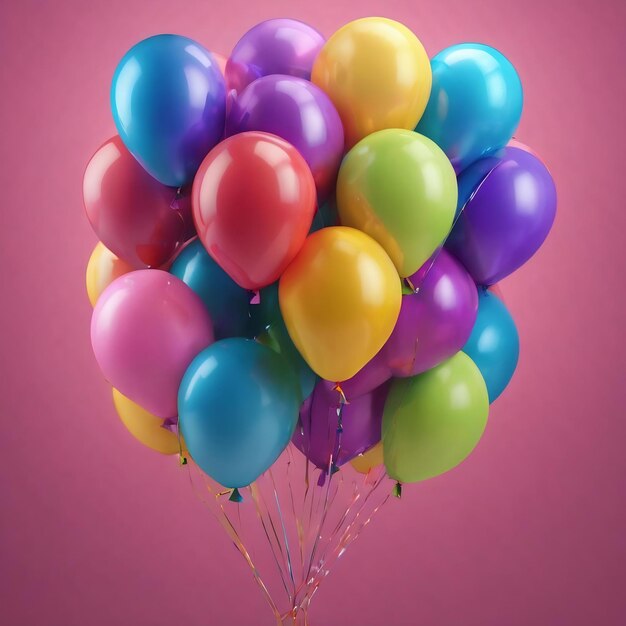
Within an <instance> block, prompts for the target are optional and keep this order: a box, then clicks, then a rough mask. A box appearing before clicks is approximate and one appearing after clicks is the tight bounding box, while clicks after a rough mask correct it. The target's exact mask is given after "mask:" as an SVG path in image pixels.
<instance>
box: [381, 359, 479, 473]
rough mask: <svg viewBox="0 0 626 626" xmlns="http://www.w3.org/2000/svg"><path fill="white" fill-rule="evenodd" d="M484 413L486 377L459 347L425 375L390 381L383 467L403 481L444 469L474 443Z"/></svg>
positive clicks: (477, 439) (386, 408)
mask: <svg viewBox="0 0 626 626" xmlns="http://www.w3.org/2000/svg"><path fill="white" fill-rule="evenodd" d="M488 413H489V396H488V394H487V387H486V385H485V381H484V380H483V378H482V376H481V374H480V371H479V369H478V368H477V367H476V365H474V362H473V361H472V360H471V359H470V358H469V357H468V356H467V355H466V354H464V353H463V352H459V353H458V354H455V355H454V356H453V357H452V358H451V359H448V360H447V361H444V362H443V363H442V364H441V365H438V366H437V367H435V368H433V369H431V370H428V371H427V372H424V373H423V374H419V375H418V376H414V377H412V378H398V379H396V380H394V382H393V384H392V385H391V389H390V391H389V396H388V397H387V402H386V404H385V411H384V415H383V455H384V459H385V466H386V468H387V472H388V473H389V475H390V476H391V477H392V478H395V479H396V480H399V481H400V482H406V483H411V482H417V481H420V480H425V479H426V478H432V477H433V476H438V475H439V474H443V473H444V472H447V471H448V470H450V469H452V468H453V467H455V466H457V465H458V464H459V463H460V462H461V461H463V460H464V459H465V458H466V457H467V456H468V455H469V453H470V452H471V451H472V450H473V449H474V448H475V447H476V444H477V443H478V441H479V440H480V438H481V436H482V434H483V432H484V430H485V426H486V425H487V415H488Z"/></svg>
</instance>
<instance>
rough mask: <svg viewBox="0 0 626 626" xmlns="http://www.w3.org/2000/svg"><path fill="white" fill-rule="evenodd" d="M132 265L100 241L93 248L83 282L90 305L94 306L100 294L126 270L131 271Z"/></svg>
mask: <svg viewBox="0 0 626 626" xmlns="http://www.w3.org/2000/svg"><path fill="white" fill-rule="evenodd" d="M133 269H134V268H133V267H132V266H131V265H130V264H129V263H126V261H122V259H119V258H118V257H116V256H115V255H114V254H113V253H112V252H111V251H110V250H109V249H108V248H107V247H106V246H105V245H104V244H103V243H102V242H101V241H99V242H98V243H97V244H96V247H95V248H94V249H93V252H92V253H91V256H90V257H89V262H88V263H87V272H86V274H85V283H86V285H87V296H88V297H89V302H91V306H96V302H97V301H98V298H99V297H100V294H101V293H102V292H103V291H104V290H105V289H106V288H107V287H108V286H109V285H110V284H111V283H112V282H113V281H114V280H115V279H116V278H119V277H120V276H122V275H124V274H128V272H132V271H133Z"/></svg>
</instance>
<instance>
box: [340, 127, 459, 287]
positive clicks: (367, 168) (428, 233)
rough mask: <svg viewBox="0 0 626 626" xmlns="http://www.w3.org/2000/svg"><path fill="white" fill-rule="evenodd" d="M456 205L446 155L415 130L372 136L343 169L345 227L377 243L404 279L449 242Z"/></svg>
mask: <svg viewBox="0 0 626 626" xmlns="http://www.w3.org/2000/svg"><path fill="white" fill-rule="evenodd" d="M456 203H457V183H456V177H455V175H454V170H453V169H452V166H451V165H450V162H449V161H448V159H447V157H446V155H445V154H444V153H443V152H442V151H441V149H440V148H438V147H437V146H436V145H435V144H434V143H433V142H432V141H431V140H430V139H428V138H426V137H424V136H422V135H419V134H417V133H414V132H412V131H408V130H399V129H392V130H383V131H380V132H377V133H374V134H373V135H370V136H368V137H366V138H365V139H363V140H362V141H360V142H359V143H358V144H357V145H356V146H355V147H354V148H352V150H350V152H349V153H348V154H347V155H346V157H345V159H344V160H343V163H342V164H341V169H340V170H339V178H338V179H337V208H338V210H339V217H340V219H341V223H342V224H343V225H344V226H352V227H353V228H358V229H359V230H362V231H363V232H365V233H367V234H368V235H370V237H373V238H374V239H376V241H378V243H380V245H381V246H382V247H383V248H384V249H385V250H386V251H387V254H388V255H389V256H390V257H391V259H392V261H393V262H394V264H395V266H396V269H397V270H398V273H399V274H400V276H403V277H404V276H409V275H411V274H413V272H415V271H417V270H418V269H419V267H420V266H421V265H422V264H423V263H424V262H425V261H426V260H427V259H428V258H429V257H430V256H431V254H432V253H433V252H434V251H435V249H436V248H437V247H438V246H439V245H440V244H441V243H442V242H443V240H444V238H445V237H446V236H447V234H448V233H449V231H450V228H451V227H452V220H453V218H454V212H455V208H456Z"/></svg>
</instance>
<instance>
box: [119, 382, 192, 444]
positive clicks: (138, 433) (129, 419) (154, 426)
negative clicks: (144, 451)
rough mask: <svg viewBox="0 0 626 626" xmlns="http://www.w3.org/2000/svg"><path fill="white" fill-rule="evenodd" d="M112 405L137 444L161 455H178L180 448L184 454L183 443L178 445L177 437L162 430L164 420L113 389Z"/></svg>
mask: <svg viewBox="0 0 626 626" xmlns="http://www.w3.org/2000/svg"><path fill="white" fill-rule="evenodd" d="M113 404H115V410H116V411H117V414H118V415H119V416H120V419H121V420H122V424H124V426H126V428H127V429H128V432H129V433H130V434H131V435H132V436H133V437H134V438H135V439H136V440H137V441H139V443H142V444H143V445H144V446H146V447H148V448H150V449H152V450H155V451H156V452H160V453H161V454H178V453H179V452H180V450H181V446H182V450H183V452H186V450H185V448H186V446H185V442H184V441H182V440H181V441H180V443H179V441H178V437H177V435H175V434H174V433H173V432H171V431H169V430H168V429H167V428H163V421H164V420H162V419H161V418H160V417H156V416H155V415H152V413H148V411H146V410H145V409H142V408H141V407H140V406H139V405H138V404H136V403H135V402H133V401H132V400H129V399H128V398H127V397H126V396H125V395H123V394H121V393H120V392H119V391H118V390H117V389H113Z"/></svg>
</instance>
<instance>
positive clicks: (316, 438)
mask: <svg viewBox="0 0 626 626" xmlns="http://www.w3.org/2000/svg"><path fill="white" fill-rule="evenodd" d="M388 391H389V384H385V385H382V386H381V387H378V388H377V389H374V390H373V391H371V392H370V393H368V394H365V395H362V396H360V397H359V398H356V399H355V400H354V401H351V402H350V403H349V404H346V405H344V407H343V413H342V419H341V422H342V432H341V437H340V438H338V433H337V425H338V417H337V410H338V409H339V406H340V396H339V393H338V392H337V391H336V390H335V389H334V385H333V384H332V383H329V382H328V381H324V380H321V381H319V382H318V383H317V385H316V386H315V389H314V390H313V393H312V394H311V395H310V396H309V398H308V399H307V400H306V401H305V402H304V404H303V405H302V407H301V409H300V420H299V422H298V425H297V427H296V432H295V433H294V435H293V438H292V441H293V443H294V445H295V446H296V447H297V448H298V449H299V450H300V451H301V452H302V453H303V454H304V455H305V456H306V457H307V458H308V459H309V460H310V461H311V462H312V463H314V464H315V465H316V466H317V467H319V468H321V469H328V465H329V463H330V457H331V454H332V455H333V456H334V457H336V458H333V463H334V464H335V465H337V466H340V465H343V464H344V463H347V462H348V461H350V460H351V459H353V458H354V457H356V456H358V455H359V454H362V453H363V452H365V451H366V450H369V449H370V448H371V447H372V446H374V445H376V444H377V443H378V442H379V441H380V436H381V423H382V418H383V409H384V407H385V400H386V399H387V392H388Z"/></svg>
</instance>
